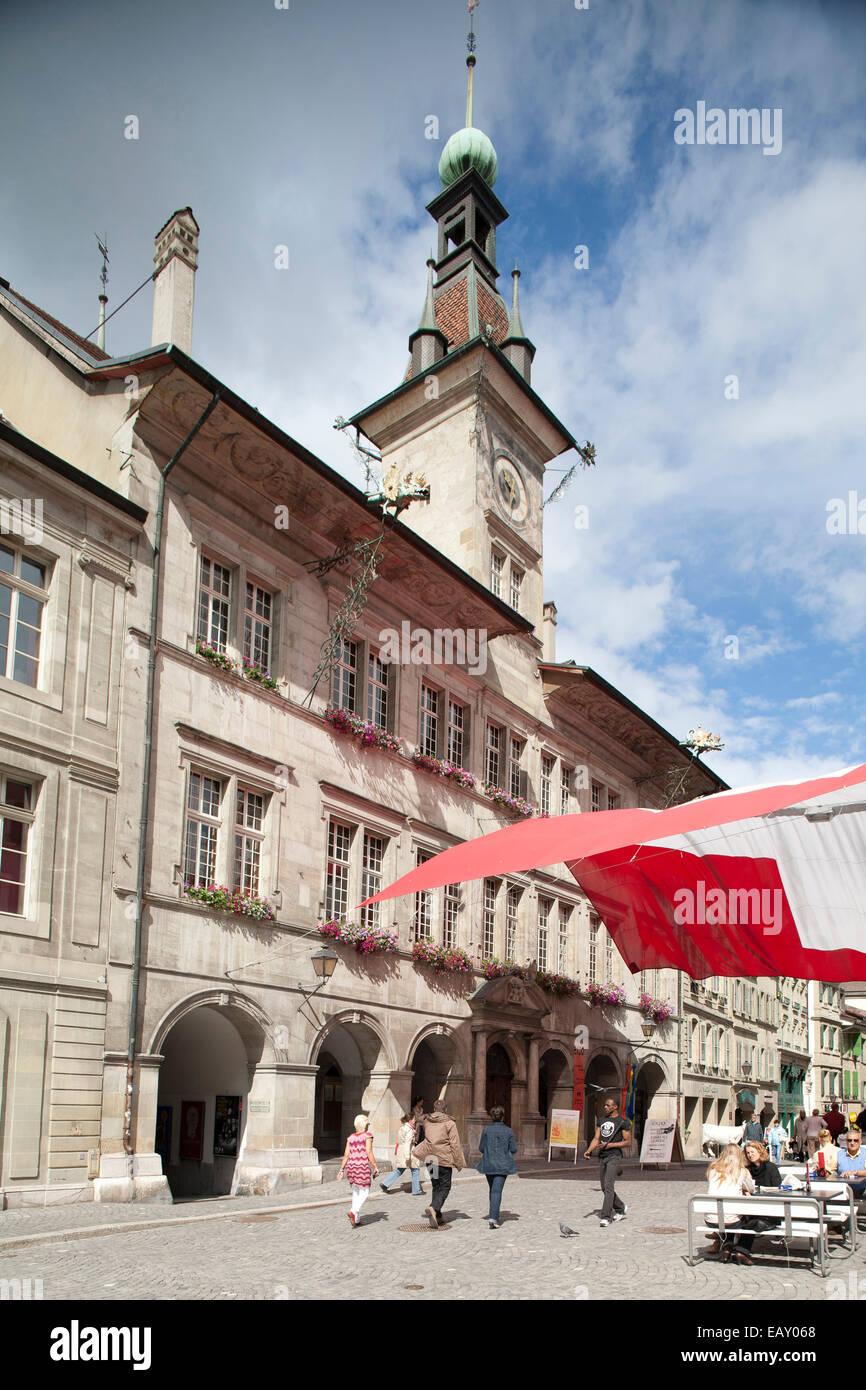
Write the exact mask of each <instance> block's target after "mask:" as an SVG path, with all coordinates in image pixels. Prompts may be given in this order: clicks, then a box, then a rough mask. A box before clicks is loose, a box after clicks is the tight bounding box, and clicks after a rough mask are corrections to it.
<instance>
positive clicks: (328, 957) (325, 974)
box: [298, 942, 340, 1008]
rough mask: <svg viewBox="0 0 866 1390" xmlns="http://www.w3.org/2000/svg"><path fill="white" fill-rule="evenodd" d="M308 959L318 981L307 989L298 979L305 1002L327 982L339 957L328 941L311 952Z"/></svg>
mask: <svg viewBox="0 0 866 1390" xmlns="http://www.w3.org/2000/svg"><path fill="white" fill-rule="evenodd" d="M310 959H311V961H312V964H313V970H314V971H315V974H316V978H317V979H318V981H319V983H318V984H317V985H316V988H315V989H311V990H307V989H305V988H304V982H303V980H299V981H298V989H299V990H300V991H301V993H302V994H303V996H304V1002H305V1003H306V1002H307V1000H309V999H312V997H313V995H314V994H318V992H319V990H320V989H321V988H322V986H323V985H326V984H327V983H328V981H329V980H330V978H331V976H332V975H333V973H334V970H335V969H336V966H337V961H338V960H339V959H340V957H339V956H338V955H337V952H336V951H335V950H334V948H333V946H330V945H328V943H327V942H326V943H325V945H324V946H322V947H320V949H319V950H318V951H314V952H313V954H312V956H311V957H310ZM300 1007H301V1005H300V1004H299V1005H298V1008H300Z"/></svg>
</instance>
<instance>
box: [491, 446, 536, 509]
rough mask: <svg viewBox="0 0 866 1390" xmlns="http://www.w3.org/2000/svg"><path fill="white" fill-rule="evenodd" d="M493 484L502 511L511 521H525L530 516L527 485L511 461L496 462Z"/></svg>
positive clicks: (499, 460)
mask: <svg viewBox="0 0 866 1390" xmlns="http://www.w3.org/2000/svg"><path fill="white" fill-rule="evenodd" d="M493 484H494V491H495V494H496V500H497V502H498V504H499V507H500V510H501V511H503V512H504V513H505V515H506V516H507V517H508V519H509V521H513V522H516V523H520V522H522V521H525V520H526V518H527V516H528V514H529V497H528V495H527V492H526V484H525V483H524V481H523V479H522V478H521V476H520V474H519V472H518V471H517V469H516V467H515V466H514V464H513V463H512V462H511V461H510V459H505V458H499V459H497V460H496V462H495V464H494V465H493Z"/></svg>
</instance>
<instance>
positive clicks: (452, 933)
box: [442, 883, 460, 948]
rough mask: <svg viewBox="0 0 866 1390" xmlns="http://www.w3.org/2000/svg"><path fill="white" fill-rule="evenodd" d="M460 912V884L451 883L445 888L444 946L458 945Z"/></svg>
mask: <svg viewBox="0 0 866 1390" xmlns="http://www.w3.org/2000/svg"><path fill="white" fill-rule="evenodd" d="M459 911H460V884H459V883H449V884H447V885H446V887H445V913H444V916H443V918H442V945H443V946H445V947H449V948H450V947H451V946H456V945H457V914H458V912H459Z"/></svg>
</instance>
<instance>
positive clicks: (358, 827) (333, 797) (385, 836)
mask: <svg viewBox="0 0 866 1390" xmlns="http://www.w3.org/2000/svg"><path fill="white" fill-rule="evenodd" d="M319 790H320V794H321V822H322V831H321V836H322V838H321V840H320V858H319V861H318V862H319V863H321V864H322V879H321V885H322V886H321V893H320V896H319V900H318V903H317V911H318V914H319V919H320V920H321V921H325V920H327V919H326V916H325V900H326V889H327V872H328V871H327V864H328V830H329V826H330V823H331V821H339V822H340V823H341V824H342V825H347V826H349V827H350V829H351V831H352V840H351V847H350V851H349V875H348V880H347V884H348V889H347V891H348V903H347V905H348V907H349V908H353V907H355V906H357V905H358V904H359V903H361V902H362V901H363V897H364V895H363V894H362V887H361V883H362V875H363V857H364V835H365V834H369V835H373V836H375V837H376V838H377V839H381V840H384V841H385V846H384V850H383V854H382V868H381V876H382V880H383V882H385V883H390V882H392V881H393V880H394V879H395V878H397V877H398V876H399V873H400V864H399V854H400V836H401V832H402V829H403V824H404V817H403V816H401V815H399V813H394V814H391V813H389V812H388V811H387V808H385V807H380V806H374V805H373V804H372V803H369V802H367V801H366V799H365V798H363V797H360V796H356V795H355V794H354V793H351V792H348V791H344V790H343V789H342V788H340V787H337V786H334V785H333V784H331V783H328V782H320V783H319ZM358 916H359V918H360V914H358ZM379 925H380V926H382V925H384V923H382V921H381V915H380V922H379Z"/></svg>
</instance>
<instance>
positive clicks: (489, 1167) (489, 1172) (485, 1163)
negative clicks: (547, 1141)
mask: <svg viewBox="0 0 866 1390" xmlns="http://www.w3.org/2000/svg"><path fill="white" fill-rule="evenodd" d="M478 1147H479V1149H480V1150H481V1162H480V1163H479V1164H478V1171H479V1173H483V1174H484V1176H485V1177H486V1179H487V1186H488V1188H489V1189H490V1192H489V1197H490V1201H489V1205H488V1209H487V1225H488V1227H489V1229H490V1230H491V1231H496V1230H498V1229H499V1225H500V1221H499V1210H500V1207H501V1205H502V1189H503V1187H504V1186H505V1179H506V1178H507V1177H508V1175H509V1173H513V1172H515V1171H516V1169H515V1164H514V1155H515V1154H516V1153H517V1140H516V1139H515V1137H514V1130H513V1129H509V1127H508V1125H507V1124H505V1111H504V1110H503V1108H502V1106H501V1105H492V1106H491V1107H490V1124H489V1125H485V1127H484V1129H482V1131H481V1138H480V1139H479V1140H478Z"/></svg>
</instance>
